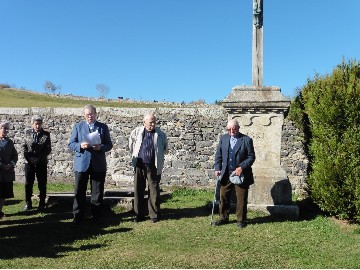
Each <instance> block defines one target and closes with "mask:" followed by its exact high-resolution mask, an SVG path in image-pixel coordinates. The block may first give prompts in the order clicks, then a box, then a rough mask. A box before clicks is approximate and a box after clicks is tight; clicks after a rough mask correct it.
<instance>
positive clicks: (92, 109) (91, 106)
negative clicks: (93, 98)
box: [83, 104, 96, 113]
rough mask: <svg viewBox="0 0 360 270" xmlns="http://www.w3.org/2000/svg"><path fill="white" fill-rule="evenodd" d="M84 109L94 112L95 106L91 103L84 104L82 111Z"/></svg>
mask: <svg viewBox="0 0 360 270" xmlns="http://www.w3.org/2000/svg"><path fill="white" fill-rule="evenodd" d="M85 110H91V111H92V112H93V113H96V108H95V107H94V106H93V105H91V104H86V105H85V106H84V109H83V111H84V112H85Z"/></svg>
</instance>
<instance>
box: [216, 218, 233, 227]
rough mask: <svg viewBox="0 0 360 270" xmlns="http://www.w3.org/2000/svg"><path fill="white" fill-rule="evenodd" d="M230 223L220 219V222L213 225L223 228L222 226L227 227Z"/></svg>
mask: <svg viewBox="0 0 360 270" xmlns="http://www.w3.org/2000/svg"><path fill="white" fill-rule="evenodd" d="M228 223H229V221H227V220H225V219H220V220H218V221H215V222H214V223H213V226H221V225H225V224H228Z"/></svg>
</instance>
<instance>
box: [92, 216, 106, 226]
mask: <svg viewBox="0 0 360 270" xmlns="http://www.w3.org/2000/svg"><path fill="white" fill-rule="evenodd" d="M93 221H94V223H95V224H98V225H100V224H102V223H103V222H104V217H93Z"/></svg>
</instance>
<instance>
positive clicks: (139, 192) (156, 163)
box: [129, 113, 168, 223]
mask: <svg viewBox="0 0 360 270" xmlns="http://www.w3.org/2000/svg"><path fill="white" fill-rule="evenodd" d="M155 125H156V117H155V115H154V114H153V113H149V114H146V115H145V117H144V126H141V127H137V128H135V129H134V130H133V131H132V132H131V134H130V138H129V149H130V152H131V155H132V160H133V166H134V188H135V196H134V197H135V198H134V212H135V218H134V222H140V221H143V220H144V219H145V209H144V208H143V207H144V195H145V188H146V181H147V183H148V187H149V192H148V194H149V196H148V210H149V216H150V220H151V222H153V223H155V222H158V221H159V219H160V180H161V173H162V170H163V167H164V155H165V153H166V152H167V150H168V141H167V137H166V134H165V133H164V132H163V131H161V130H160V128H157V127H155Z"/></svg>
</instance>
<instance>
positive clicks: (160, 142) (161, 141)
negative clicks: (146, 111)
mask: <svg viewBox="0 0 360 270" xmlns="http://www.w3.org/2000/svg"><path fill="white" fill-rule="evenodd" d="M144 130H145V128H144V127H137V128H135V129H134V130H133V131H131V133H130V137H129V149H130V153H131V155H132V158H133V159H136V158H138V156H139V151H140V147H141V144H142V140H143V133H144ZM154 148H155V166H156V170H157V174H161V173H162V171H163V168H164V159H165V154H166V153H167V151H168V141H167V137H166V134H165V133H164V132H163V131H161V130H160V128H155V134H154ZM133 165H134V166H135V165H136V164H133Z"/></svg>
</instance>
